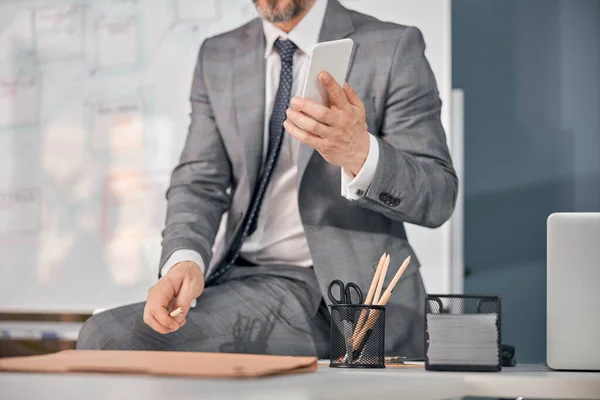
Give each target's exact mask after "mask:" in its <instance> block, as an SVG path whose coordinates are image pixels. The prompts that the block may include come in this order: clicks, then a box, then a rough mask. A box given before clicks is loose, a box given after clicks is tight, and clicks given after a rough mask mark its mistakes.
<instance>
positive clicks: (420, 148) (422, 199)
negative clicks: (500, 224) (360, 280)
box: [358, 27, 458, 227]
mask: <svg viewBox="0 0 600 400" xmlns="http://www.w3.org/2000/svg"><path fill="white" fill-rule="evenodd" d="M424 51H425V43H424V41H423V36H422V34H421V32H420V31H419V30H418V29H417V28H414V27H409V28H407V29H406V30H405V31H404V32H403V33H402V35H401V37H400V40H399V42H398V44H397V47H396V49H395V54H394V59H393V63H392V67H391V71H390V78H389V84H388V89H387V95H386V102H385V111H384V116H383V121H382V125H381V130H380V132H378V133H379V135H376V136H378V137H377V143H378V145H379V161H378V163H377V170H376V172H375V176H374V178H373V182H372V184H371V186H370V187H369V189H368V190H367V192H366V193H365V195H364V196H363V197H361V198H360V199H359V200H358V201H359V204H360V205H361V206H363V207H366V208H369V209H372V210H374V211H377V212H381V213H383V214H384V215H386V216H388V217H389V218H392V219H394V220H398V221H404V222H410V223H414V224H418V225H423V226H427V227H437V226H440V225H441V224H443V223H444V222H445V221H446V220H447V219H448V218H449V217H450V216H451V215H452V211H453V210H454V205H455V202H456V195H457V191H458V179H457V177H456V173H455V172H454V168H453V167H452V160H451V158H450V153H449V151H448V146H447V143H446V135H445V133H444V128H443V127H442V123H441V120H440V111H441V106H442V104H441V100H440V98H439V93H438V90H437V86H436V82H435V78H434V76H433V72H432V71H431V68H430V66H429V63H428V62H427V59H426V58H425V54H424Z"/></svg>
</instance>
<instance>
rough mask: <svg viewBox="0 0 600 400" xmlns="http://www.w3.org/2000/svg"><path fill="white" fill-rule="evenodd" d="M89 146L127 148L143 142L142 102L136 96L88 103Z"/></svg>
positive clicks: (140, 144)
mask: <svg viewBox="0 0 600 400" xmlns="http://www.w3.org/2000/svg"><path fill="white" fill-rule="evenodd" d="M91 112H92V121H91V122H92V130H91V134H92V141H91V143H92V149H93V150H96V151H98V150H116V151H118V150H127V149H135V148H140V147H142V146H143V145H144V143H145V136H144V103H143V101H142V99H141V98H140V97H136V96H132V97H123V98H116V99H107V100H103V101H100V102H98V103H96V104H94V105H93V106H92V110H91Z"/></svg>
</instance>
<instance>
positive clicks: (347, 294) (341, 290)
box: [327, 279, 364, 304]
mask: <svg viewBox="0 0 600 400" xmlns="http://www.w3.org/2000/svg"><path fill="white" fill-rule="evenodd" d="M334 287H337V289H336V290H337V293H338V295H335V294H334V292H333V288H334ZM353 291H354V294H355V295H356V297H357V298H356V300H357V301H356V302H354V301H353V294H352V292H353ZM327 296H328V297H329V300H331V302H332V303H333V304H362V303H363V301H364V297H363V294H362V291H361V290H360V287H358V285H357V284H356V283H354V282H349V283H348V284H347V285H344V282H342V281H341V280H339V279H334V280H332V281H331V283H330V284H329V287H328V288H327Z"/></svg>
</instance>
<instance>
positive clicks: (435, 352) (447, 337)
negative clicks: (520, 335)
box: [425, 295, 502, 371]
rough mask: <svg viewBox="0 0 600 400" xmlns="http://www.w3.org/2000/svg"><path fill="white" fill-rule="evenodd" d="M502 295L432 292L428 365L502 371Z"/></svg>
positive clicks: (428, 316) (436, 368) (435, 368)
mask: <svg viewBox="0 0 600 400" xmlns="http://www.w3.org/2000/svg"><path fill="white" fill-rule="evenodd" d="M501 361H502V360H501V340H500V298H499V297H497V296H469V295H464V296H463V295H428V296H427V302H426V312H425V369H427V370H433V371H500V370H501V368H502V366H501Z"/></svg>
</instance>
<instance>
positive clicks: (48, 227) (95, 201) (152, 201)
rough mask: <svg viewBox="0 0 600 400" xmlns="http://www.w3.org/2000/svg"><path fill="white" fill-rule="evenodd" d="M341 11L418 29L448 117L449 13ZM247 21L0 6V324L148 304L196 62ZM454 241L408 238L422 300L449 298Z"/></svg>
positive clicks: (77, 7) (28, 3)
mask: <svg viewBox="0 0 600 400" xmlns="http://www.w3.org/2000/svg"><path fill="white" fill-rule="evenodd" d="M343 3H344V4H345V5H347V6H348V7H350V8H355V9H362V10H363V11H365V12H369V13H372V14H374V15H376V16H379V17H381V18H382V19H388V20H389V19H392V20H395V21H398V22H402V23H407V24H411V25H416V26H419V27H420V28H421V29H422V31H423V33H424V35H425V39H426V41H427V43H428V46H429V48H428V51H427V55H428V57H429V59H430V61H431V64H432V67H433V70H434V72H435V74H436V76H437V78H438V84H439V86H440V92H441V94H442V99H443V101H444V103H445V104H449V102H450V101H449V95H450V90H449V89H450V87H451V82H450V5H449V3H448V2H447V1H443V0H427V1H422V0H421V1H417V0H414V1H396V0H388V1H383V0H382V1H373V0H363V1H358V0H354V1H353V0H349V1H345V2H343ZM367 7H368V10H367ZM255 15H256V13H255V10H254V6H253V4H252V2H251V1H250V0H222V1H218V0H103V1H93V2H90V1H86V0H68V1H56V0H44V1H41V0H5V1H3V2H2V3H1V5H0V262H2V265H3V268H2V274H1V279H0V310H9V311H10V310H12V311H42V312H44V311H47V312H89V311H91V310H94V309H98V308H108V307H113V306H117V305H121V304H125V303H130V302H135V301H142V300H144V299H145V296H146V293H147V290H148V288H149V287H150V286H151V285H152V284H153V283H154V282H155V281H156V275H157V270H158V261H159V255H160V231H161V229H162V227H163V224H164V216H165V209H166V202H165V199H164V197H165V191H166V188H167V185H168V180H169V174H170V171H171V169H172V168H173V167H174V166H175V165H176V163H177V160H178V157H179V153H180V152H181V149H182V146H183V143H184V139H185V135H186V134H187V127H188V123H189V103H188V98H189V91H190V85H191V79H192V72H193V68H194V65H195V61H196V57H197V51H198V48H199V46H200V44H201V43H202V41H203V40H204V39H205V38H206V37H209V36H212V35H215V34H217V33H220V32H223V31H226V30H230V29H232V28H234V27H236V26H239V25H241V24H242V23H244V22H246V21H247V20H249V19H251V18H254V17H255ZM443 112H444V116H443V120H444V125H445V127H446V129H447V130H448V133H450V131H449V129H450V124H449V108H448V107H444V111H443ZM449 136H450V137H451V135H449ZM449 234H450V227H449V224H447V225H445V226H444V227H442V228H440V229H438V230H435V231H432V230H428V229H422V228H417V227H410V230H409V235H410V239H411V241H412V242H413V244H414V245H415V248H416V251H417V254H418V256H419V258H420V259H421V261H422V263H423V265H424V267H423V274H424V276H425V281H426V285H427V288H428V289H429V290H433V291H447V290H449V286H448V285H449V282H450V268H451V267H450V259H451V254H450V253H451V244H450V239H449Z"/></svg>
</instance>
